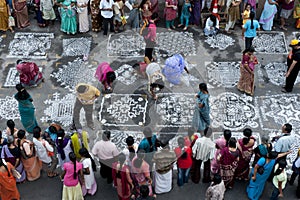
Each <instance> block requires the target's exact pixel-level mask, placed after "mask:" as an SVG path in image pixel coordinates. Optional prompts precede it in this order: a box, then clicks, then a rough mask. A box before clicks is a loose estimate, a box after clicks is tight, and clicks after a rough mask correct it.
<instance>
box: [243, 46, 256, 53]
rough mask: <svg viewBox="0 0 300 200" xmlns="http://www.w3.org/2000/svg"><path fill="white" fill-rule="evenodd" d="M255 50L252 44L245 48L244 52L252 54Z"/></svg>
mask: <svg viewBox="0 0 300 200" xmlns="http://www.w3.org/2000/svg"><path fill="white" fill-rule="evenodd" d="M254 52H255V49H254V47H253V46H251V47H249V48H248V49H245V50H244V51H243V54H246V53H247V54H250V55H252V54H253V53H254Z"/></svg>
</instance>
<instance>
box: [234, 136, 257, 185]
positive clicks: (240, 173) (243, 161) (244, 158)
mask: <svg viewBox="0 0 300 200" xmlns="http://www.w3.org/2000/svg"><path fill="white" fill-rule="evenodd" d="M251 138H252V139H254V138H253V137H251ZM238 143H239V144H240V147H241V149H240V150H241V151H240V152H239V153H240V158H239V161H238V166H237V168H236V170H235V176H236V177H237V178H241V179H244V180H246V179H248V178H249V170H250V166H249V164H250V160H251V157H252V155H253V146H254V144H253V145H252V146H250V147H246V146H245V145H244V144H243V139H239V140H238Z"/></svg>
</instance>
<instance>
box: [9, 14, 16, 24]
mask: <svg viewBox="0 0 300 200" xmlns="http://www.w3.org/2000/svg"><path fill="white" fill-rule="evenodd" d="M15 25H16V23H15V18H14V17H13V16H9V18H8V26H9V27H12V26H15Z"/></svg>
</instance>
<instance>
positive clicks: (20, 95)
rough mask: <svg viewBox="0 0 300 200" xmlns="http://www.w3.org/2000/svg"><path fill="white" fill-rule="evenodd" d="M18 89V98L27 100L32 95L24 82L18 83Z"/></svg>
mask: <svg viewBox="0 0 300 200" xmlns="http://www.w3.org/2000/svg"><path fill="white" fill-rule="evenodd" d="M16 89H17V90H18V93H17V98H18V99H19V100H26V99H28V98H29V97H30V95H29V94H28V92H27V91H26V89H25V88H24V87H23V86H22V84H20V83H19V84H17V85H16Z"/></svg>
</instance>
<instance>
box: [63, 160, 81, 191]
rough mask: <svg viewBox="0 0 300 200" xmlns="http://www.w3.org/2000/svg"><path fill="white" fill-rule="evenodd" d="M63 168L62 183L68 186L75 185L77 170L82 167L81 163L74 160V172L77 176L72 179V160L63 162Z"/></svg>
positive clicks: (76, 182)
mask: <svg viewBox="0 0 300 200" xmlns="http://www.w3.org/2000/svg"><path fill="white" fill-rule="evenodd" d="M63 169H64V170H65V171H66V174H65V177H64V185H65V186H68V187H72V186H76V185H77V184H78V172H79V170H81V169H82V163H80V162H77V161H76V173H77V177H76V179H74V177H73V174H74V164H73V162H67V163H64V165H63Z"/></svg>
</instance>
